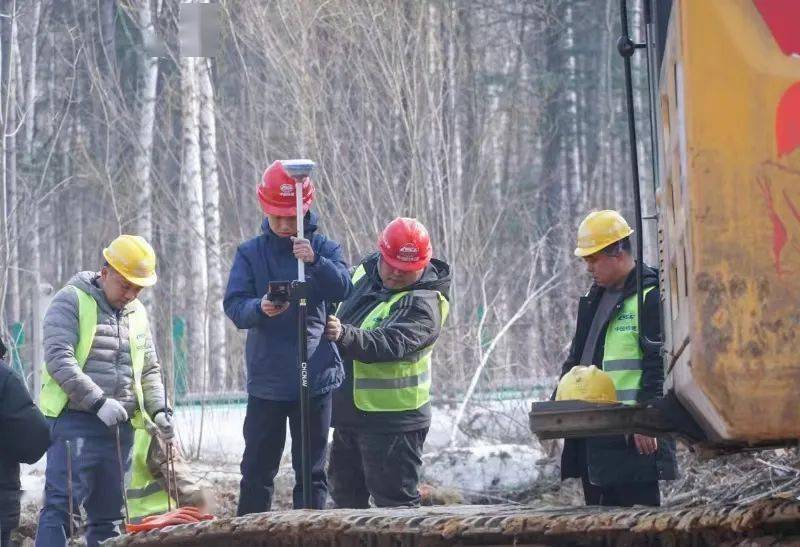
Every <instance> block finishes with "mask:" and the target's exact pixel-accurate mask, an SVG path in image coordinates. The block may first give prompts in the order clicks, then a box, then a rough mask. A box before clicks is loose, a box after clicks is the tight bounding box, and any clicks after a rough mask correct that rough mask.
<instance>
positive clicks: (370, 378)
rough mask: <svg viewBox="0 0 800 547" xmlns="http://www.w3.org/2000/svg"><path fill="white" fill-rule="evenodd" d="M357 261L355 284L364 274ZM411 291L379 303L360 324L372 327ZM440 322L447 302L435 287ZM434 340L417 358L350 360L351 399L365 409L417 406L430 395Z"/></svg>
mask: <svg viewBox="0 0 800 547" xmlns="http://www.w3.org/2000/svg"><path fill="white" fill-rule="evenodd" d="M365 273H366V272H365V270H364V266H363V265H360V266H359V267H358V268H357V269H356V271H355V272H354V273H353V277H352V282H353V285H355V284H356V283H357V282H358V281H359V280H360V279H361V278H362V277H363V276H364V274H365ZM411 292H413V291H401V292H398V293H395V294H393V295H392V297H391V298H389V300H387V301H386V302H381V303H380V304H378V305H377V306H376V307H375V308H374V309H373V310H372V311H371V312H370V313H369V314H367V316H366V317H365V318H364V320H363V321H362V322H361V325H360V326H359V328H362V329H364V330H373V329H376V328H378V327H380V326H381V323H382V322H383V320H384V319H386V317H388V316H389V314H390V312H391V309H392V306H393V305H394V304H395V302H397V301H398V300H400V299H401V298H403V297H404V296H406V295H407V294H409V293H411ZM437 295H438V296H439V310H440V312H441V324H442V325H444V322H445V320H446V319H447V314H448V312H449V310H450V304H449V303H448V302H447V299H446V298H445V297H444V296H443V295H442V294H441V293H439V292H438V291H437ZM434 345H435V343H434V344H431V345H430V346H428V347H426V348H425V349H424V350H423V351H422V354H421V355H420V357H419V359H417V360H416V361H390V362H380V363H362V362H361V361H355V360H354V361H353V401H354V403H355V406H356V408H358V409H359V410H363V411H365V412H401V411H404V410H416V409H418V408H420V407H421V406H423V405H424V404H425V403H427V402H428V401H430V399H431V352H432V351H433V346H434Z"/></svg>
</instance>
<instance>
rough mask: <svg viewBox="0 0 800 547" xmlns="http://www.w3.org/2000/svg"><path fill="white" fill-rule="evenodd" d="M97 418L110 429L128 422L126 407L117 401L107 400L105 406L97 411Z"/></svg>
mask: <svg viewBox="0 0 800 547" xmlns="http://www.w3.org/2000/svg"><path fill="white" fill-rule="evenodd" d="M97 417H98V418H100V420H101V421H102V422H103V423H104V424H106V426H108V427H111V426H114V425H117V424H121V423H122V422H127V421H128V413H127V412H125V407H124V406H122V404H121V403H120V402H119V401H117V400H116V399H106V402H105V403H103V406H101V407H100V408H99V409H98V410H97Z"/></svg>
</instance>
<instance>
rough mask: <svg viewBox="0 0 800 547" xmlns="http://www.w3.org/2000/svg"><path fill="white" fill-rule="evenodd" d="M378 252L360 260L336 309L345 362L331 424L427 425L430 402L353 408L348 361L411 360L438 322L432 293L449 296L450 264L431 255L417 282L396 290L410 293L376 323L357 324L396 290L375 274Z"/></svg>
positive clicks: (432, 337)
mask: <svg viewBox="0 0 800 547" xmlns="http://www.w3.org/2000/svg"><path fill="white" fill-rule="evenodd" d="M378 256H379V255H378V253H375V254H372V255H370V256H368V257H367V258H365V259H364V260H363V261H362V264H363V265H364V270H365V275H364V277H362V278H361V279H360V280H359V281H358V283H356V284H355V286H354V287H353V290H352V292H351V293H350V294H349V295H348V297H347V299H346V300H345V301H344V302H342V303H341V305H340V306H339V309H338V311H337V315H338V316H339V319H340V320H341V322H342V337H341V338H340V339H339V341H338V342H337V343H336V344H337V346H338V347H339V352H340V353H341V355H342V357H343V358H344V361H345V364H344V368H345V380H344V382H343V383H342V386H341V387H340V388H339V389H338V390H336V391H334V393H333V425H334V427H340V428H357V429H358V430H359V431H369V432H373V433H374V432H381V433H399V432H403V431H415V430H418V429H424V428H426V427H429V426H430V421H431V408H430V403H426V404H425V405H423V406H422V407H420V408H418V409H416V410H406V411H403V412H364V411H361V410H359V409H358V408H356V406H355V404H354V402H353V360H354V359H355V360H358V361H361V362H364V363H381V362H389V361H398V360H402V359H406V360H409V361H415V360H416V359H418V358H419V355H420V352H422V351H423V350H425V349H426V348H428V347H429V346H430V345H431V344H433V343H434V342H436V340H437V339H438V338H439V334H440V333H441V327H442V317H441V313H440V310H439V297H438V294H437V293H441V294H442V295H443V296H444V297H445V298H449V291H450V279H451V278H450V266H449V265H447V264H446V263H445V262H443V261H441V260H437V259H435V258H434V259H433V260H431V262H430V264H429V265H428V266H427V268H425V271H424V272H423V274H422V277H421V278H420V279H419V281H417V282H416V283H414V284H412V285H411V286H409V287H405V288H403V289H400V290H401V291H410V292H409V294H407V295H406V296H404V297H403V298H401V299H400V300H398V301H397V302H395V304H393V306H392V309H391V311H390V312H389V315H388V316H387V317H386V318H384V320H383V321H382V323H381V326H380V327H378V328H376V329H373V330H364V329H361V328H359V327H358V325H361V323H362V322H363V321H364V319H365V318H366V317H367V315H369V313H370V312H372V310H373V309H375V307H376V306H377V305H378V304H380V303H382V302H386V301H387V300H389V299H390V298H391V297H392V296H393V295H394V294H395V293H396V292H398V291H395V290H391V289H387V288H385V287H384V286H383V282H382V281H381V279H380V275H379V274H378ZM434 358H435V354H434ZM434 363H435V360H434Z"/></svg>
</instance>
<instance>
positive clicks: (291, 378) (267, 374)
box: [224, 160, 351, 515]
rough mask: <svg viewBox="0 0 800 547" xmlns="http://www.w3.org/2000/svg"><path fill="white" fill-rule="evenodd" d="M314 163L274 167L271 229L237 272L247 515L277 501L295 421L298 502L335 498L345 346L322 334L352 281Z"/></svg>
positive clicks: (242, 509) (267, 198) (262, 189)
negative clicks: (336, 400) (326, 225)
mask: <svg viewBox="0 0 800 547" xmlns="http://www.w3.org/2000/svg"><path fill="white" fill-rule="evenodd" d="M311 166H313V163H312V162H309V161H308V160H284V161H275V162H273V163H272V165H270V166H269V167H268V168H267V169H266V171H265V172H264V175H263V178H262V181H261V184H260V185H259V186H258V201H259V203H260V205H261V208H262V210H263V212H264V214H265V218H264V221H263V222H262V224H261V230H262V234H261V235H259V236H257V237H254V238H252V239H250V240H248V241H246V242H244V243H242V244H241V245H240V246H239V248H238V249H237V251H236V256H235V258H234V260H233V266H232V267H231V272H230V276H229V278H228V287H227V290H226V293H225V299H224V307H225V313H226V314H227V315H228V317H229V318H230V319H231V320H232V321H233V323H234V324H235V325H236V326H237V327H238V328H240V329H247V344H246V350H245V353H246V361H247V392H248V402H247V414H246V416H245V422H244V439H245V451H244V455H243V457H242V464H241V471H242V481H241V491H240V498H239V508H238V514H239V515H246V514H248V513H256V512H262V511H268V510H269V509H270V508H271V505H272V495H273V492H274V479H275V476H276V474H277V472H278V468H279V465H280V460H281V455H282V453H283V447H284V443H285V437H286V421H287V419H288V421H289V429H290V433H291V436H292V466H293V468H294V470H295V487H294V492H293V501H294V507H295V508H300V507H304V506H310V507H311V508H316V509H322V508H323V507H324V506H325V501H326V498H327V492H328V486H327V479H326V475H325V452H326V448H327V444H328V429H329V427H330V421H331V392H332V391H333V390H334V389H335V388H336V387H338V386H339V384H341V382H342V377H343V375H344V373H343V370H342V361H341V358H340V357H339V353H338V351H337V349H336V346H335V344H333V343H332V342H330V341H329V340H327V339H325V337H324V336H323V335H322V334H323V330H324V328H325V315H326V308H327V307H328V305H329V303H331V302H336V301H340V300H342V299H343V298H344V296H345V295H346V293H347V292H348V290H349V289H350V286H351V284H350V277H349V275H348V272H347V265H346V264H345V262H344V260H343V258H342V251H341V247H340V246H339V244H338V243H336V242H335V241H333V240H330V239H328V238H327V237H325V236H323V235H321V234H319V233H318V232H317V215H316V214H314V213H313V212H311V211H310V207H311V203H312V202H313V200H314V191H315V188H314V183H313V182H312V181H311V179H310V178H309V177H308V174H309V172H310V169H311ZM298 189H299V190H300V193H299V195H298V194H297V190H298ZM298 204H299V205H300V213H301V216H298ZM300 226H302V230H300ZM298 232H302V233H298ZM301 277H304V280H303V279H300V278H301ZM298 281H300V282H299V283H298ZM302 281H304V282H302ZM301 292H302V294H299V293H301ZM304 315H305V321H303V323H304V327H305V328H304V330H302V331H301V330H300V328H299V321H300V320H301V319H302V318H303V316H304ZM301 337H304V338H305V340H306V344H305V348H302V347H301V344H300V342H299V340H300V339H301ZM303 350H305V351H303ZM300 361H302V362H300ZM304 392H305V394H307V395H308V406H307V408H306V409H305V412H303V414H304V415H305V424H306V426H307V427H305V428H304V429H305V431H304V432H305V433H306V435H307V437H306V439H307V441H308V442H307V443H306V444H307V446H306V447H305V448H306V455H307V460H308V462H307V465H308V467H309V468H310V471H309V474H310V481H309V482H310V484H309V485H307V494H308V497H307V498H306V499H304V497H303V484H304V483H303V472H302V471H303V470H302V466H301V460H302V459H303V458H302V457H301V448H302V446H303V443H302V441H301V439H302V433H303V432H301V401H302V397H301V395H302V394H303V393H304ZM309 498H310V499H309Z"/></svg>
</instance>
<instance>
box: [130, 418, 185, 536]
mask: <svg viewBox="0 0 800 547" xmlns="http://www.w3.org/2000/svg"><path fill="white" fill-rule="evenodd" d="M152 442H153V435H151V434H150V433H149V432H148V430H147V428H146V427H144V428H137V429H136V430H135V431H134V434H133V453H132V456H131V479H130V482H129V483H128V487H127V489H126V493H127V495H128V520H130V521H131V522H134V523H135V522H139V521H140V520H142V519H143V518H144V517H147V516H150V515H158V514H161V513H166V512H167V511H168V510H169V503H170V500H169V498H168V497H167V492H166V491H165V490H164V488H163V487H162V486H161V483H159V481H158V480H156V478H155V477H153V475H152V473H150V468H149V467H148V466H147V454H148V452H150V443H152ZM172 506H173V507H177V506H178V504H177V503H175V500H172Z"/></svg>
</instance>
